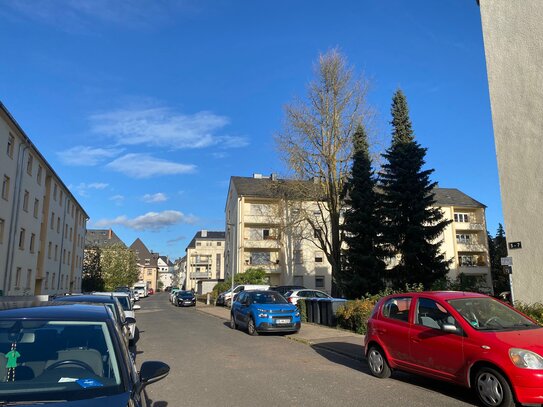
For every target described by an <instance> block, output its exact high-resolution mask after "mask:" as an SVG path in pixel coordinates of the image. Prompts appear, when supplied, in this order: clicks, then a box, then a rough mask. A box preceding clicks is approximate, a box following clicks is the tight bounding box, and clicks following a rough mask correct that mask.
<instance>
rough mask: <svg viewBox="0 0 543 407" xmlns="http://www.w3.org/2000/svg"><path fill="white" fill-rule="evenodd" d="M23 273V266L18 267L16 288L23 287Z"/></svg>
mask: <svg viewBox="0 0 543 407" xmlns="http://www.w3.org/2000/svg"><path fill="white" fill-rule="evenodd" d="M21 273H22V270H21V268H20V267H17V270H16V271H15V288H19V287H21Z"/></svg>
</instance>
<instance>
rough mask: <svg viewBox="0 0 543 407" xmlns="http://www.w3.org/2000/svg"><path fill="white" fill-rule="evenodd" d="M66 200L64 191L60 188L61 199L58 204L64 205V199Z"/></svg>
mask: <svg viewBox="0 0 543 407" xmlns="http://www.w3.org/2000/svg"><path fill="white" fill-rule="evenodd" d="M63 200H64V193H63V192H62V190H60V199H59V201H58V204H59V205H60V206H62V201H63Z"/></svg>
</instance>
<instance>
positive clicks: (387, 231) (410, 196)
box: [380, 90, 450, 289]
mask: <svg viewBox="0 0 543 407" xmlns="http://www.w3.org/2000/svg"><path fill="white" fill-rule="evenodd" d="M391 110H392V122H391V123H392V127H393V133H392V144H391V146H390V148H389V149H388V150H387V151H386V153H385V154H383V157H384V158H385V159H386V160H387V163H386V164H384V165H383V172H382V174H381V176H380V185H381V188H382V192H383V196H382V216H383V236H382V237H383V245H384V248H385V249H386V250H387V251H388V255H389V256H390V257H391V258H396V261H394V263H393V264H395V266H394V267H393V268H392V270H390V274H389V276H390V278H391V279H392V281H393V282H394V283H395V284H394V285H395V286H396V288H403V286H404V285H405V284H406V283H408V284H415V283H422V284H423V285H424V287H425V288H426V289H429V288H431V286H432V284H433V283H434V282H435V281H436V280H438V279H441V278H443V277H445V276H446V274H447V271H448V269H449V261H448V260H447V259H445V257H444V255H443V253H442V252H441V249H440V245H441V239H440V237H441V235H442V233H443V230H444V229H445V227H446V226H447V225H448V224H449V223H450V221H448V220H446V219H444V218H443V214H442V212H441V210H440V209H439V208H437V207H435V206H433V204H434V203H435V200H434V193H433V189H434V188H435V187H436V185H437V184H436V183H435V182H431V181H430V174H432V172H433V171H434V170H432V169H426V170H424V169H423V166H424V164H425V161H424V157H425V155H426V149H425V148H423V147H421V146H420V144H419V143H417V142H416V141H415V138H414V134H413V129H412V125H411V120H410V118H409V110H408V107H407V100H406V98H405V95H404V94H403V92H402V91H401V90H398V91H396V93H395V94H394V97H393V101H392V109H391Z"/></svg>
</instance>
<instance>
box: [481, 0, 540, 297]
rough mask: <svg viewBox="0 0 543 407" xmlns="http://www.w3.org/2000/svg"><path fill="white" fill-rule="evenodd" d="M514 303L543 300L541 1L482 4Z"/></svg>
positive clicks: (484, 0) (486, 0)
mask: <svg viewBox="0 0 543 407" xmlns="http://www.w3.org/2000/svg"><path fill="white" fill-rule="evenodd" d="M479 4H480V10H481V21H482V28H483V38H484V44H485V56H486V65H487V74H488V87H489V91H490V105H491V109H492V122H493V126H494V141H495V143H496V155H497V160H498V172H499V177H500V188H501V197H502V207H503V217H504V223H505V233H506V236H507V242H508V255H509V256H510V257H511V258H512V262H513V266H512V269H513V274H512V279H513V294H514V298H515V300H520V301H523V302H528V303H535V302H541V301H542V298H543V272H542V269H541V264H543V250H542V249H541V245H542V242H543V213H542V211H541V198H542V197H543V177H542V176H541V174H542V173H543V86H542V84H543V69H542V68H541V67H542V61H543V24H541V22H542V21H543V2H542V1H541V0H517V1H511V0H480V1H479Z"/></svg>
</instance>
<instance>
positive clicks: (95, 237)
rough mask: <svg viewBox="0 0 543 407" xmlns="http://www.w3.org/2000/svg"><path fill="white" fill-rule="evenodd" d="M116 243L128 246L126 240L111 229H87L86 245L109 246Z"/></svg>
mask: <svg viewBox="0 0 543 407" xmlns="http://www.w3.org/2000/svg"><path fill="white" fill-rule="evenodd" d="M114 244H121V245H122V246H123V247H126V245H125V244H124V242H123V241H122V240H121V239H119V236H117V235H116V234H115V232H114V231H113V230H111V229H87V235H86V236H85V246H98V247H107V246H111V245H114Z"/></svg>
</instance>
